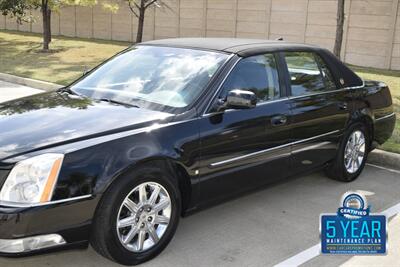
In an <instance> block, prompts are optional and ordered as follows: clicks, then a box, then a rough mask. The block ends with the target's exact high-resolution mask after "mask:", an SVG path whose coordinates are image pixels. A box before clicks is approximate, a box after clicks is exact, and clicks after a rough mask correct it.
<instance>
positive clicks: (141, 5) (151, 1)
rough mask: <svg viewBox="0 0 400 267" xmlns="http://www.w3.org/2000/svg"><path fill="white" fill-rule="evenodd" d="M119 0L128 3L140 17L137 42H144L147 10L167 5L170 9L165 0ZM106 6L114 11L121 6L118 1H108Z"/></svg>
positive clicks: (136, 15) (132, 10)
mask: <svg viewBox="0 0 400 267" xmlns="http://www.w3.org/2000/svg"><path fill="white" fill-rule="evenodd" d="M119 1H122V2H125V3H127V4H128V6H129V9H130V10H131V12H132V13H133V14H134V15H135V17H137V18H138V27H137V34H136V43H140V42H142V39H143V27H144V16H145V14H146V10H147V9H148V8H149V7H151V6H156V7H166V8H168V9H170V8H169V6H168V5H167V4H166V3H165V1H164V0H117V2H119ZM104 7H105V8H107V9H110V10H112V11H114V12H115V11H116V10H118V8H119V7H118V4H117V3H116V4H114V5H113V4H109V3H106V4H104Z"/></svg>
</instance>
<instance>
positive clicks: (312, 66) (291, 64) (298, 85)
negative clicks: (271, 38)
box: [285, 52, 326, 96]
mask: <svg viewBox="0 0 400 267" xmlns="http://www.w3.org/2000/svg"><path fill="white" fill-rule="evenodd" d="M285 59H286V64H287V66H288V70H289V76H290V83H291V89H292V96H302V95H309V94H313V93H319V92H322V91H324V90H325V89H326V87H325V83H324V77H323V74H322V72H321V70H320V68H319V66H318V63H317V61H316V57H315V56H314V53H310V52H286V53H285Z"/></svg>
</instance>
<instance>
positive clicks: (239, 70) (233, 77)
mask: <svg viewBox="0 0 400 267" xmlns="http://www.w3.org/2000/svg"><path fill="white" fill-rule="evenodd" d="M234 89H242V90H249V91H252V92H253V93H255V94H256V95H257V97H258V101H259V102H265V101H268V100H273V99H277V98H279V96H280V92H279V78H278V71H277V66H276V62H275V57H274V55H272V54H266V55H260V56H253V57H248V58H245V59H242V60H241V61H240V62H239V63H238V64H237V65H236V67H235V68H234V70H233V71H232V73H231V74H230V75H229V77H228V79H227V80H226V82H225V84H224V85H223V90H222V92H223V95H222V97H225V96H226V95H227V94H228V92H229V91H231V90H234Z"/></svg>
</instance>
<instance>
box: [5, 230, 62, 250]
mask: <svg viewBox="0 0 400 267" xmlns="http://www.w3.org/2000/svg"><path fill="white" fill-rule="evenodd" d="M65 243H66V242H65V240H64V238H62V236H60V235H57V234H51V235H40V236H32V237H26V238H21V239H0V252H2V253H23V252H29V251H32V250H39V249H44V248H51V247H55V246H59V245H62V244H65Z"/></svg>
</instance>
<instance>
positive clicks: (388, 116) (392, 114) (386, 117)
mask: <svg viewBox="0 0 400 267" xmlns="http://www.w3.org/2000/svg"><path fill="white" fill-rule="evenodd" d="M394 115H395V113H394V112H393V113H391V114H389V115H386V116H383V117H380V118H377V119H375V121H381V120H385V119H389V118H390V117H393V116H394Z"/></svg>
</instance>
